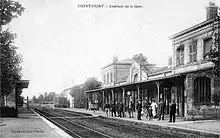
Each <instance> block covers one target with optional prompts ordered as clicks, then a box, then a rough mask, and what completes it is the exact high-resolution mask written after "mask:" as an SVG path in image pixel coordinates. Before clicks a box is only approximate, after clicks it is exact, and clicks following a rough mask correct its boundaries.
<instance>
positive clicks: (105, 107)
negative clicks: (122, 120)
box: [104, 103, 110, 117]
mask: <svg viewBox="0 0 220 138" xmlns="http://www.w3.org/2000/svg"><path fill="white" fill-rule="evenodd" d="M109 108H110V105H109V104H108V103H106V104H105V106H104V110H105V113H106V116H107V117H108V115H109Z"/></svg>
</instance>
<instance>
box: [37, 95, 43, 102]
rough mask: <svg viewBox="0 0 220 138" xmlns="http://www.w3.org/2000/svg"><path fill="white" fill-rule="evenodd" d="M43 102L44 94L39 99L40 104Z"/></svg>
mask: <svg viewBox="0 0 220 138" xmlns="http://www.w3.org/2000/svg"><path fill="white" fill-rule="evenodd" d="M43 100H44V96H43V94H41V95H39V97H38V102H39V103H42V102H43Z"/></svg>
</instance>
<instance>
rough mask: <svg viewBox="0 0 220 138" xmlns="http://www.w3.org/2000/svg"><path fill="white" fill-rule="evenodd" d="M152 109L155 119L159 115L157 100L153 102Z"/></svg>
mask: <svg viewBox="0 0 220 138" xmlns="http://www.w3.org/2000/svg"><path fill="white" fill-rule="evenodd" d="M151 107H152V114H153V117H154V118H155V117H156V115H157V112H156V109H157V103H155V100H153V102H152V103H151Z"/></svg>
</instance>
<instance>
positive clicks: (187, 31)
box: [170, 19, 219, 39]
mask: <svg viewBox="0 0 220 138" xmlns="http://www.w3.org/2000/svg"><path fill="white" fill-rule="evenodd" d="M217 20H218V21H219V19H217ZM213 21H216V19H211V20H206V21H203V22H201V23H199V24H196V25H194V26H192V27H190V28H187V29H185V30H183V31H181V32H179V33H176V34H174V35H172V36H171V37H170V39H174V38H177V37H179V36H181V35H184V34H187V33H189V32H191V31H194V30H196V29H199V28H201V27H204V26H206V25H209V24H211V23H213Z"/></svg>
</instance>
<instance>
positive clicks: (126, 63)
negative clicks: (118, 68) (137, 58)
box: [102, 58, 133, 69]
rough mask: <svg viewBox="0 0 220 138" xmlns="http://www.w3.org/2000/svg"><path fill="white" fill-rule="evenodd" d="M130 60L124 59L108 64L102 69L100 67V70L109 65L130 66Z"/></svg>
mask: <svg viewBox="0 0 220 138" xmlns="http://www.w3.org/2000/svg"><path fill="white" fill-rule="evenodd" d="M132 62H133V61H132V59H130V58H126V59H123V60H120V61H118V62H115V63H110V64H108V65H106V66H104V67H102V69H104V68H106V67H108V66H111V65H131V64H132Z"/></svg>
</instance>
